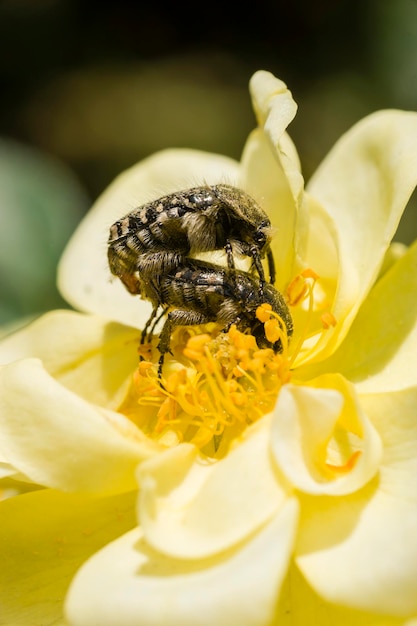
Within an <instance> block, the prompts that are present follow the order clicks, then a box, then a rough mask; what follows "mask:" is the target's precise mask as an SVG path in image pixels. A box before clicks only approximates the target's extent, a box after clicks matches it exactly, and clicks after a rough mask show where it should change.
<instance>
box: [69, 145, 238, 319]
mask: <svg viewBox="0 0 417 626" xmlns="http://www.w3.org/2000/svg"><path fill="white" fill-rule="evenodd" d="M237 178H238V164H237V163H236V162H235V161H233V160H232V159H229V158H227V157H224V156H220V155H216V154H208V153H205V152H199V151H197V150H165V151H162V152H158V153H156V154H154V155H152V156H151V157H149V158H148V159H145V160H144V161H141V162H140V163H138V164H137V165H135V166H134V167H132V168H130V169H129V170H127V171H126V172H124V173H123V174H121V175H120V176H118V178H116V180H115V181H114V182H113V183H112V184H111V185H110V187H108V189H107V190H106V191H105V192H104V193H103V194H102V195H101V196H100V198H99V199H98V200H97V202H96V203H95V204H94V206H93V207H92V209H91V210H90V211H89V212H88V214H87V215H86V217H85V218H84V219H83V221H82V222H81V224H80V226H79V227H78V229H77V230H76V232H75V234H74V235H73V237H72V239H71V240H70V242H69V244H68V246H67V247H66V249H65V251H64V254H63V256H62V258H61V261H60V264H59V267H58V287H59V289H60V291H61V293H62V295H63V297H64V298H65V299H66V300H67V301H68V302H69V303H70V304H72V305H73V306H74V307H75V308H76V309H79V310H81V311H87V312H89V313H96V314H98V315H102V316H104V317H107V318H108V319H112V320H114V321H118V322H122V323H124V324H127V325H130V326H134V327H136V328H141V327H142V326H143V325H144V323H145V322H146V320H147V318H148V317H149V314H150V312H151V306H150V304H149V303H148V302H145V301H143V300H141V298H139V297H137V298H132V296H131V294H129V293H128V292H127V290H126V289H125V288H124V287H123V285H122V283H121V282H120V281H119V280H117V279H114V280H113V279H112V276H111V274H110V270H109V268H108V264H107V248H106V246H107V240H108V236H109V229H110V226H111V225H112V224H113V222H115V221H116V220H117V219H119V218H121V217H123V216H124V215H126V214H127V213H129V211H132V210H133V209H134V208H137V207H138V206H140V205H141V204H143V203H145V202H149V201H151V200H154V199H156V198H158V197H160V196H163V195H165V194H167V193H172V192H174V191H178V190H179V189H186V188H187V187H194V186H196V185H203V184H206V183H208V184H216V183H222V182H223V183H224V182H227V183H230V184H234V183H236V180H237Z"/></svg>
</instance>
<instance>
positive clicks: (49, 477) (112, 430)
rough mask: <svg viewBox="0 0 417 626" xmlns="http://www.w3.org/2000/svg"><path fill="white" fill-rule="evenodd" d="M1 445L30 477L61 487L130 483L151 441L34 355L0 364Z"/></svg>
mask: <svg viewBox="0 0 417 626" xmlns="http://www.w3.org/2000/svg"><path fill="white" fill-rule="evenodd" d="M0 449H1V450H2V454H4V456H5V457H6V459H7V460H8V461H9V463H11V464H12V465H13V466H14V467H15V468H16V469H17V470H19V471H20V472H22V473H23V474H25V475H26V476H28V477H29V478H30V479H31V480H32V481H34V482H37V483H39V484H42V485H46V486H49V487H54V488H58V489H62V490H64V491H82V492H94V493H97V494H99V493H102V494H106V493H115V492H119V491H127V490H128V489H134V488H135V484H136V483H135V476H134V471H135V468H136V466H137V465H138V463H140V462H141V461H143V460H144V459H146V458H148V457H149V456H151V455H152V454H154V453H155V451H156V449H157V448H156V446H155V445H154V444H152V443H150V442H149V441H148V440H147V439H145V437H144V436H143V435H142V434H141V432H140V431H139V429H138V428H137V427H136V426H134V425H133V424H132V423H131V422H129V421H128V420H127V419H126V418H124V417H123V416H122V415H120V414H117V413H113V412H111V411H105V410H103V409H100V408H99V407H97V406H94V405H92V404H89V403H88V402H86V401H85V400H83V399H82V398H80V397H78V396H77V395H75V394H74V393H72V392H71V391H68V390H67V389H65V388H64V387H62V386H61V385H60V384H59V383H57V382H56V381H55V380H54V379H53V378H51V377H50V376H49V375H48V374H47V372H46V371H45V370H44V369H43V367H42V364H41V362H40V361H38V360H37V359H25V360H22V361H16V362H15V363H12V364H10V365H5V366H3V367H2V368H1V369H0Z"/></svg>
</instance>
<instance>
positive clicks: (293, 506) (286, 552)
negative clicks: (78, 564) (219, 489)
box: [66, 499, 298, 626]
mask: <svg viewBox="0 0 417 626" xmlns="http://www.w3.org/2000/svg"><path fill="white" fill-rule="evenodd" d="M297 511H298V509H297V502H296V500H295V499H291V500H289V501H288V502H287V503H286V504H285V505H284V506H283V507H282V509H281V510H280V511H279V513H278V514H277V515H276V516H275V517H274V518H273V519H272V520H271V521H270V522H269V523H268V524H267V525H266V526H265V527H264V528H263V529H262V530H261V531H259V533H257V534H256V535H255V536H254V537H253V538H251V539H250V540H249V541H247V542H246V543H244V544H243V545H241V546H239V548H238V549H236V550H233V551H228V552H226V553H223V554H222V555H221V556H219V557H217V558H216V559H209V560H208V559H207V560H199V561H197V562H189V561H182V560H175V559H172V558H170V557H168V558H167V557H164V556H163V555H161V554H158V553H156V552H154V551H153V550H152V549H151V548H150V547H149V546H147V544H146V543H145V541H144V538H143V536H142V535H141V533H140V531H139V530H135V531H132V532H130V533H128V534H126V535H124V536H123V537H121V538H120V539H118V540H116V541H115V542H113V543H112V544H110V545H108V546H107V547H106V548H104V549H103V550H101V551H100V552H99V553H98V554H96V555H95V556H94V557H93V558H92V559H90V560H89V561H87V563H86V564H85V565H84V566H83V567H82V568H81V570H80V571H79V572H78V574H77V576H76V577H75V579H74V581H73V583H72V585H71V587H70V590H69V594H68V596H67V601H66V616H67V620H68V622H69V624H70V626H84V625H85V624H94V623H99V624H100V626H114V624H120V626H177V625H178V624H181V626H212V625H213V624H216V626H230V624H240V626H265V624H269V623H271V620H272V617H273V614H274V609H275V605H276V602H277V598H278V595H279V590H280V586H281V582H282V579H283V578H284V576H285V572H286V569H287V566H288V559H289V556H290V551H291V547H292V543H293V540H294V533H295V529H296V523H297Z"/></svg>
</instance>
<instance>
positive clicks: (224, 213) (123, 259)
mask: <svg viewBox="0 0 417 626" xmlns="http://www.w3.org/2000/svg"><path fill="white" fill-rule="evenodd" d="M272 232H273V231H272V227H271V222H270V220H269V218H268V216H267V214H266V213H265V211H264V210H263V209H262V208H261V207H260V206H259V205H258V204H257V203H256V202H255V200H254V199H253V198H252V197H251V196H250V195H249V194H247V193H246V192H245V191H243V190H242V189H239V188H237V187H233V186H232V185H226V184H219V185H204V186H200V187H193V188H191V189H185V190H183V191H178V192H175V193H172V194H169V195H166V196H163V197H162V198H159V199H157V200H154V201H152V202H149V203H147V204H144V205H143V206H141V207H139V208H137V209H134V210H133V211H131V212H130V213H128V214H127V215H125V216H124V217H123V218H122V219H120V220H118V221H116V222H115V223H114V224H113V225H112V226H111V227H110V234H109V239H108V261H109V266H110V271H111V272H112V274H114V275H115V276H118V277H119V278H120V280H121V281H122V282H123V284H124V285H125V287H126V288H127V289H128V291H129V292H130V293H132V294H137V293H140V292H141V290H142V283H143V282H147V281H149V280H151V279H152V277H153V276H154V275H155V274H164V273H166V272H169V271H171V270H173V269H175V268H176V267H179V266H180V265H181V264H182V263H184V259H185V258H186V257H189V256H195V255H198V254H199V253H202V252H208V251H213V250H220V249H223V250H224V251H225V252H226V258H227V265H228V267H229V268H230V269H233V268H234V267H235V262H234V255H235V254H237V255H239V256H248V257H251V259H252V264H253V266H254V268H255V269H256V271H257V273H258V275H259V279H260V283H261V291H262V289H263V287H264V284H265V282H266V280H265V274H264V269H263V266H262V259H263V258H264V257H265V256H266V257H267V261H268V267H269V275H270V282H271V284H273V283H274V282H275V265H274V258H273V254H272V251H271V248H270V242H271V238H272Z"/></svg>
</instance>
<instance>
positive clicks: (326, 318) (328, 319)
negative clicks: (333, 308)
mask: <svg viewBox="0 0 417 626" xmlns="http://www.w3.org/2000/svg"><path fill="white" fill-rule="evenodd" d="M320 319H321V323H322V324H323V328H325V329H326V330H327V329H328V328H330V326H336V324H337V320H336V318H335V316H334V315H333V313H331V312H330V311H325V312H324V313H323V315H322V316H321V317H320Z"/></svg>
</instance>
